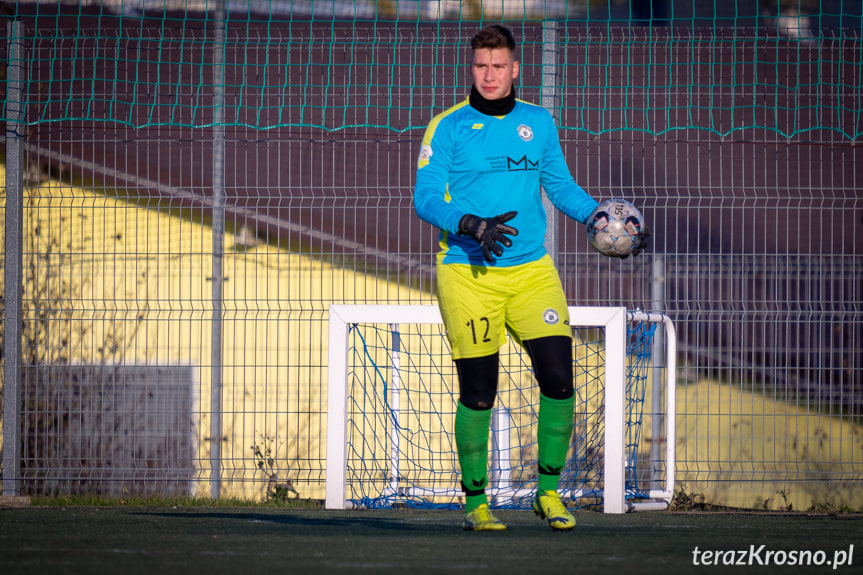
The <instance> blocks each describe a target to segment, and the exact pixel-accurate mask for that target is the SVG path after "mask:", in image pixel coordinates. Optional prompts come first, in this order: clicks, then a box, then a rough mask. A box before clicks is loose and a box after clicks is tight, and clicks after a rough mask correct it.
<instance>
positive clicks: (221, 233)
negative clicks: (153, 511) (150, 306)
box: [210, 0, 225, 499]
mask: <svg viewBox="0 0 863 575" xmlns="http://www.w3.org/2000/svg"><path fill="white" fill-rule="evenodd" d="M224 81H225V2H224V0H219V2H217V4H216V27H215V37H214V40H213V100H214V105H215V117H214V119H213V229H212V235H213V267H212V273H213V317H212V326H213V330H212V340H211V344H212V345H211V350H210V354H211V355H210V359H211V361H210V363H211V367H210V373H211V380H210V381H211V388H210V497H212V498H213V499H217V498H218V497H219V494H220V493H221V487H222V477H221V473H222V288H223V286H222V284H223V281H224V272H223V269H222V264H223V261H222V260H223V258H224V253H225V125H224V122H225V110H224V107H223V106H224V98H223V91H224Z"/></svg>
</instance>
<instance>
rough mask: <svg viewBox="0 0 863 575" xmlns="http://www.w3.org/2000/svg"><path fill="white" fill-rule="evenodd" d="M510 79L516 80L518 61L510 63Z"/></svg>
mask: <svg viewBox="0 0 863 575" xmlns="http://www.w3.org/2000/svg"><path fill="white" fill-rule="evenodd" d="M512 79H513V80H516V79H518V60H516V61H514V62H513V63H512Z"/></svg>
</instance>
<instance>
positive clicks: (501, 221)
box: [458, 212, 518, 263]
mask: <svg viewBox="0 0 863 575" xmlns="http://www.w3.org/2000/svg"><path fill="white" fill-rule="evenodd" d="M517 215H518V212H507V213H505V214H501V215H499V216H495V217H493V218H481V217H479V216H475V215H473V214H465V215H464V216H462V218H461V220H459V222H458V234H459V235H460V236H470V237H472V238H473V239H475V240H476V241H477V243H478V244H479V246H480V248H482V255H483V257H484V258H485V261H487V262H489V263H491V262H492V261H494V259H493V258H492V256H491V255H492V254H494V255H496V256H497V257H500V256H501V255H502V254H503V248H504V247H507V248H508V247H510V246H512V240H511V239H509V238H508V237H506V236H505V235H504V234H508V235H511V236H517V235H518V230H517V229H515V228H514V227H512V226H508V225H506V224H505V222H508V221H509V220H511V219H513V218H514V217H515V216H517ZM501 246H503V247H501Z"/></svg>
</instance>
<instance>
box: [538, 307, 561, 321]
mask: <svg viewBox="0 0 863 575" xmlns="http://www.w3.org/2000/svg"><path fill="white" fill-rule="evenodd" d="M542 320H543V321H544V322H545V323H547V324H548V325H556V324H557V322H559V321H560V314H558V313H557V310H555V309H551V308H548V309H547V310H545V311H544V312H542Z"/></svg>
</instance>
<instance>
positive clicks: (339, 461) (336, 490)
mask: <svg viewBox="0 0 863 575" xmlns="http://www.w3.org/2000/svg"><path fill="white" fill-rule="evenodd" d="M329 311H330V313H329V365H328V388H327V413H328V416H327V458H326V459H327V472H326V500H325V505H326V508H327V509H344V508H346V507H347V506H348V505H349V502H348V501H347V500H346V497H345V493H346V479H347V477H346V471H347V440H348V437H347V417H346V415H347V402H348V368H349V366H348V353H349V348H348V332H349V329H350V326H351V325H354V324H391V325H399V324H404V323H410V324H442V323H443V320H442V318H441V315H440V311H439V309H438V307H437V306H435V305H332V306H330V310H329ZM569 312H570V323H571V325H572V327H591V328H601V329H603V330H604V331H605V340H606V353H605V366H604V368H605V406H604V423H605V426H604V427H605V437H604V445H605V452H604V458H603V490H602V498H603V511H604V512H605V513H625V512H627V511H634V510H639V509H664V508H666V507H667V506H668V503H669V502H670V501H671V498H672V497H673V492H674V468H675V450H674V448H675V441H674V437H675V417H674V414H675V401H676V398H675V379H676V378H675V371H676V369H675V368H676V366H675V356H676V337H675V332H674V325H673V323H672V322H671V320H670V319H669V318H668V317H667V316H665V315H662V314H656V313H645V312H640V311H627V309H626V308H625V307H591V306H572V307H570V308H569ZM631 321H642V322H656V323H662V324H663V325H664V327H665V333H666V337H665V342H666V357H667V362H668V363H667V369H666V373H667V377H666V383H665V388H666V389H665V392H666V394H665V395H666V405H665V419H666V438H667V439H666V441H665V445H666V453H665V457H666V461H665V464H666V477H665V485H664V489H660V490H650V491H649V492H648V493H647V494H646V495H647V497H648V498H649V499H652V500H654V502H652V503H651V502H644V503H631V502H627V499H626V472H625V467H626V450H625V429H626V421H625V417H626V416H625V401H626V398H625V394H626V391H625V390H626V381H625V380H626V349H627V346H626V330H627V327H626V326H627V322H631ZM493 440H494V439H493Z"/></svg>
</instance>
